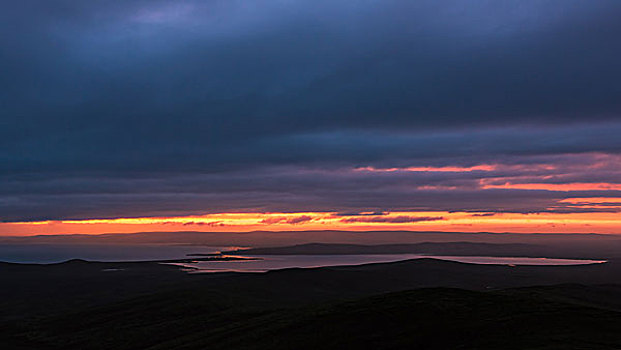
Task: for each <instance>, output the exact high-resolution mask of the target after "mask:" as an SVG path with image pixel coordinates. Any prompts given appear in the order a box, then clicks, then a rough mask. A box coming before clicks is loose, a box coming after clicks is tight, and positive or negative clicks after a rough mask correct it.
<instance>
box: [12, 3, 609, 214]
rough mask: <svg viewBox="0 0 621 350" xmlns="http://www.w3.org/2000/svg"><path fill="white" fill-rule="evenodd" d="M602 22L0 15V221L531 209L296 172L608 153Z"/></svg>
mask: <svg viewBox="0 0 621 350" xmlns="http://www.w3.org/2000/svg"><path fill="white" fill-rule="evenodd" d="M620 16H621V4H620V3H619V2H618V1H589V2H584V1H571V0H562V1H561V0H559V1H483V0H481V1H474V2H462V1H448V2H437V1H405V0H392V1H391V0H389V1H373V0H367V1H356V2H345V1H342V2H340V1H312V2H302V1H253V2H246V1H208V2H205V1H192V0H188V1H172V0H155V1H146V0H130V1H103V0H93V1H87V2H79V1H68V0H54V1H42V0H40V1H37V0H24V1H19V2H5V3H3V4H2V5H0V69H1V70H2V71H1V74H0V213H1V214H0V220H34V219H37V218H46V219H47V218H83V217H114V216H140V215H156V214H157V215H163V214H175V215H181V214H189V213H203V212H214V211H230V210H234V211H243V210H275V209H278V210H284V211H287V210H289V211H296V210H302V209H316V210H335V211H343V212H350V211H360V210H367V209H369V210H371V211H373V210H379V211H382V210H388V209H390V210H399V209H405V208H426V209H429V208H431V209H434V208H436V209H440V208H442V209H455V210H460V209H461V210H474V209H489V210H491V211H497V210H517V211H521V210H524V211H528V210H541V209H542V208H546V205H548V204H550V203H551V202H553V201H554V200H556V199H558V197H559V195H558V194H545V193H544V194H542V193H531V192H529V193H527V194H524V193H522V192H520V191H510V192H507V193H510V194H511V196H512V197H511V198H509V199H507V198H497V197H495V196H498V192H486V194H482V193H480V192H481V191H480V190H478V189H477V186H478V182H477V181H478V180H479V179H480V178H481V177H485V176H486V175H484V174H462V175H460V176H456V175H454V174H453V175H451V174H444V175H438V174H435V175H423V174H419V175H418V176H416V177H412V176H407V175H403V174H385V175H374V176H372V177H364V176H362V177H357V175H345V176H341V175H334V174H332V175H330V176H327V175H326V176H319V177H318V178H316V179H312V177H313V176H314V175H312V174H311V175H305V174H306V173H307V172H309V171H311V172H312V169H332V170H335V169H351V168H353V167H358V166H375V167H393V166H414V165H420V166H443V165H462V166H470V165H476V164H482V163H494V162H502V163H505V164H510V163H512V162H515V163H519V164H527V163H529V162H532V163H537V162H541V159H540V158H538V157H551V158H552V157H554V156H555V155H562V154H578V155H579V154H582V153H584V152H603V153H609V154H618V153H619V152H620V151H621V141H620V140H621V138H619V137H618V135H620V134H621V119H620V118H619V115H620V114H619V112H621V102H620V101H621V100H620V99H619V96H621V84H620V83H619V82H620V81H621V65H619V64H618V57H620V56H621V55H620V54H621V41H619V40H618V38H619V35H620V34H621V21H619V20H618V19H619V17H620ZM557 161H558V160H557ZM561 161H564V160H561ZM287 167H290V169H295V170H294V171H291V172H287V171H286V170H283V169H284V168H287ZM244 171H245V172H246V173H244ZM278 173H280V175H278V176H276V175H273V174H278ZM265 174H270V175H265ZM511 174H513V175H520V176H522V175H525V174H524V172H520V171H518V170H511V171H509V170H507V173H502V174H495V175H496V176H504V177H506V176H510V175H511ZM617 174H618V173H617V172H616V171H609V172H599V171H598V172H592V175H593V176H594V177H597V178H599V179H600V180H601V181H609V182H610V181H614V177H615V176H616V175H617ZM536 175H539V174H536ZM555 176H556V177H553V178H549V179H547V180H546V181H548V182H554V181H558V182H570V181H578V180H580V179H582V178H585V174H583V173H580V172H578V173H574V172H569V171H567V172H565V173H563V174H556V175H555ZM563 176H564V178H563ZM276 178H277V179H278V181H276V180H274V179H276ZM598 181H599V180H598ZM516 182H519V181H517V180H516ZM406 184H408V185H409V186H425V185H433V186H440V185H441V186H452V187H457V188H458V190H457V191H456V192H446V193H443V192H441V191H440V192H434V193H428V192H425V191H422V192H421V191H419V192H416V191H414V192H415V193H414V192H408V191H405V192H404V191H403V187H404V186H405V185H406ZM335 187H337V188H336V190H338V191H336V192H335ZM373 189H375V190H373ZM380 189H381V190H380ZM395 189H396V190H395ZM331 193H337V194H338V195H332V194H331ZM404 193H407V195H408V196H410V197H407V196H406V195H404ZM477 193H479V194H477ZM479 195H480V197H477V196H479ZM339 196H340V197H339ZM520 196H525V197H527V198H531V201H529V202H524V203H523V204H520V205H519V207H518V204H515V203H510V202H511V201H515V200H518V199H520V198H521V197H520ZM475 197H477V198H480V199H476V198H475ZM442 198H444V199H442ZM156 201H160V202H161V203H156ZM412 201H417V202H418V203H423V204H416V205H413V204H412ZM505 202H506V203H505Z"/></svg>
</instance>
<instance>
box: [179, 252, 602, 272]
mask: <svg viewBox="0 0 621 350" xmlns="http://www.w3.org/2000/svg"><path fill="white" fill-rule="evenodd" d="M248 257H250V256H248ZM252 257H255V258H259V259H260V260H247V261H243V260H238V261H197V262H193V263H183V264H175V265H179V266H183V267H187V268H192V269H194V271H193V272H265V271H269V270H278V269H285V268H295V267H301V268H311V267H322V266H342V265H361V264H370V263H385V262H395V261H402V260H409V259H421V258H434V259H442V260H449V261H457V262H463V263H471V264H495V265H587V264H598V263H604V262H606V261H605V260H582V259H552V258H523V257H492V256H434V255H421V254H360V255H253V256H252Z"/></svg>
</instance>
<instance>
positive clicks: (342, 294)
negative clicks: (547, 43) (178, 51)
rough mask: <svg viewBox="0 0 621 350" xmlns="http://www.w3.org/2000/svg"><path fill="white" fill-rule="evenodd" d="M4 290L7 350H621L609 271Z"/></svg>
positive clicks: (104, 271) (396, 269)
mask: <svg viewBox="0 0 621 350" xmlns="http://www.w3.org/2000/svg"><path fill="white" fill-rule="evenodd" d="M0 276H1V277H2V281H3V285H4V286H5V287H4V288H2V289H1V290H0V309H1V310H2V314H1V318H0V341H1V342H2V344H3V348H6V349H11V348H14V349H197V348H198V349H201V348H205V349H225V348H226V349H292V348H298V349H347V348H358V349H401V348H424V349H459V348H464V349H471V348H476V349H499V348H502V349H619V348H621V285H615V284H614V282H615V281H618V277H619V276H621V262H619V261H617V260H611V261H610V262H608V263H604V264H594V265H581V266H515V267H511V266H503V265H473V264H463V263H456V262H449V261H442V260H435V259H418V260H408V261H402V262H395V263H384V264H367V265H360V266H339V267H324V268H315V269H285V270H278V271H270V272H267V273H207V274H187V273H184V272H182V271H180V270H179V269H178V268H176V267H174V266H170V265H162V264H157V263H151V262H141V263H104V262H86V261H81V260H73V261H69V262H66V263H62V264H51V265H35V264H31V265H22V264H0ZM611 282H613V284H611Z"/></svg>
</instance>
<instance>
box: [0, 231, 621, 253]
mask: <svg viewBox="0 0 621 350" xmlns="http://www.w3.org/2000/svg"><path fill="white" fill-rule="evenodd" d="M426 242H427V243H433V242H435V243H452V244H454V243H455V242H470V243H483V244H485V243H493V244H501V245H508V246H506V247H505V248H503V249H509V247H510V245H512V244H525V245H530V246H532V248H533V249H536V252H537V253H541V255H542V256H547V257H567V258H587V259H608V258H615V257H621V235H612V234H606V235H603V234H567V233H564V234H516V233H485V232H482V233H461V232H416V231H366V232H351V231H333V230H327V231H287V232H270V231H255V232H144V233H128V234H102V235H42V236H29V237H0V244H4V245H7V244H51V245H53V244H94V245H98V244H105V245H136V244H157V245H181V246H197V249H198V248H200V247H201V246H210V247H231V246H236V247H251V248H266V247H283V246H294V245H300V244H307V243H323V244H351V245H397V244H419V243H426ZM514 248H516V250H517V251H518V253H519V252H522V251H523V250H524V249H523V248H524V247H521V248H520V247H514ZM199 252H200V251H198V250H197V253H199Z"/></svg>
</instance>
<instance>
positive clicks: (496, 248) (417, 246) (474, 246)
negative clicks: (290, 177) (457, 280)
mask: <svg viewBox="0 0 621 350" xmlns="http://www.w3.org/2000/svg"><path fill="white" fill-rule="evenodd" d="M546 253H549V249H547V248H546V247H544V246H538V245H535V244H525V243H505V244H502V243H499V244H497V243H474V242H423V243H413V244H381V245H361V244H328V243H307V244H299V245H294V246H288V247H265V248H250V249H235V250H229V251H223V252H222V254H243V255H354V254H427V255H461V256H503V257H508V256H513V257H544V256H546V257H550V255H549V254H548V255H546Z"/></svg>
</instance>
